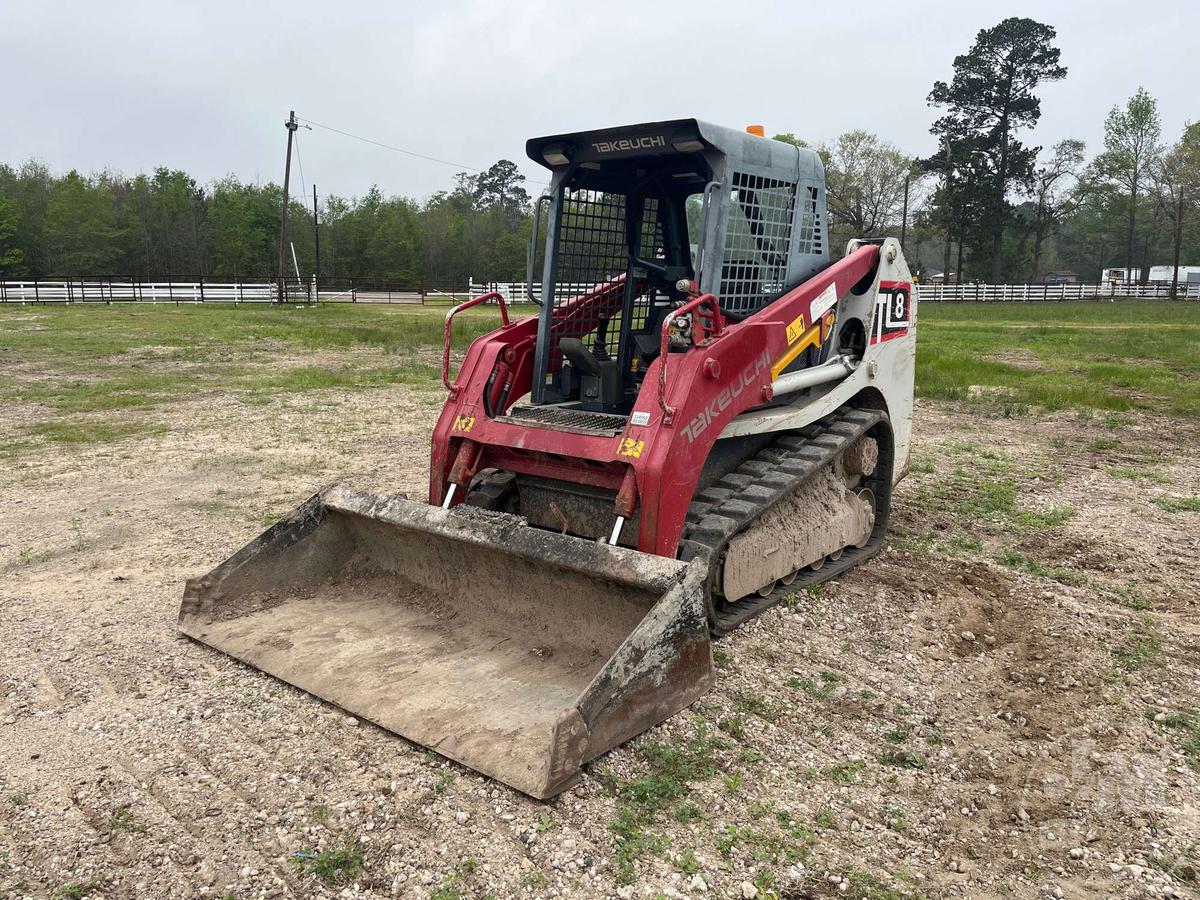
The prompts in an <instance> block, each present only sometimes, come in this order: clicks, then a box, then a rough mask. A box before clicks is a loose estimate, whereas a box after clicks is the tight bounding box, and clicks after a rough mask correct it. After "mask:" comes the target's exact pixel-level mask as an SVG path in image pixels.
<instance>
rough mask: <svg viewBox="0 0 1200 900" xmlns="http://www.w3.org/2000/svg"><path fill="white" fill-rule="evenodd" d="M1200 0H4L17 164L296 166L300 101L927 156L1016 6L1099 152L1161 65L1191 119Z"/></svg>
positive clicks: (408, 167)
mask: <svg viewBox="0 0 1200 900" xmlns="http://www.w3.org/2000/svg"><path fill="white" fill-rule="evenodd" d="M1196 13H1197V0H1141V2H1137V3H1130V2H1129V0H1120V2H1109V0H1090V2H1056V0H1040V2H1009V3H1000V4H996V3H982V2H972V0H959V2H929V0H908V2H876V0H857V2H854V3H849V2H823V3H819V4H816V3H812V2H805V0H780V2H751V0H722V2H716V3H709V2H696V0H692V2H684V0H670V2H667V0H641V2H625V0H599V2H590V3H574V2H567V0H558V2H519V0H508V2H502V0H491V2H478V0H432V2H411V0H399V2H382V0H380V2H353V0H340V2H329V0H327V2H321V3H318V2H308V0H294V2H291V3H286V4H285V3H266V2H257V0H240V2H226V0H207V2H196V3H182V2H170V0H157V2H133V0H88V2H80V3H76V2H55V0H0V34H2V36H3V41H2V43H0V86H2V89H0V162H8V163H18V162H20V161H22V160H25V159H28V158H30V157H34V158H37V159H40V160H43V161H44V162H46V163H47V164H48V165H49V166H50V167H51V168H52V169H54V170H56V171H64V170H66V169H69V168H77V169H79V170H81V171H85V172H89V171H93V170H97V169H102V168H114V169H118V170H121V171H123V172H126V173H129V174H132V173H136V172H148V171H150V170H151V169H153V168H154V167H155V166H159V165H165V166H169V167H172V168H181V169H185V170H187V171H188V172H190V173H191V174H192V175H194V176H195V177H197V178H198V179H199V180H200V181H202V182H208V181H211V180H212V179H215V178H218V177H221V176H223V175H226V174H230V173H232V174H235V175H237V176H238V177H240V178H242V179H244V180H250V181H269V180H275V181H278V180H280V179H281V178H282V167H283V148H284V140H285V134H286V132H285V130H284V128H283V120H284V118H285V117H286V115H287V111H288V110H289V109H295V110H296V113H297V115H298V116H302V117H304V118H307V119H310V120H313V121H315V122H320V123H323V124H325V125H329V126H333V127H334V128H338V129H341V130H343V131H347V132H352V133H354V134H357V135H362V136H364V137H368V138H371V139H374V140H376V141H380V142H383V143H387V144H391V145H394V146H398V147H403V148H406V149H409V150H413V151H416V152H419V153H422V154H425V155H427V156H433V157H438V158H441V159H445V160H450V161H452V162H455V163H459V164H463V165H466V166H472V167H477V168H479V167H484V166H487V165H489V164H490V163H491V162H493V161H495V160H496V159H499V158H508V159H512V160H515V161H517V162H518V163H519V164H520V165H521V166H522V169H523V170H524V171H525V172H526V174H527V175H529V176H530V178H531V179H535V178H539V177H540V170H539V169H538V168H537V167H536V166H534V165H532V164H531V163H529V162H528V161H527V160H526V159H525V156H524V142H525V139H526V138H527V137H530V136H534V135H538V134H548V133H555V132H561V131H569V130H575V129H585V128H597V127H603V126H608V125H621V124H629V123H634V122H639V121H653V120H657V119H669V118H684V117H697V118H703V119H707V120H709V121H712V122H715V123H718V124H723V125H729V126H733V127H742V126H744V125H746V124H748V123H761V124H763V125H765V126H766V128H767V133H768V134H772V133H774V132H779V131H793V132H795V133H796V134H798V135H800V136H802V137H804V138H806V139H807V140H809V141H813V142H815V141H821V140H829V139H831V138H833V137H835V136H836V135H837V134H838V133H840V132H843V131H847V130H850V129H854V128H865V129H869V130H871V131H875V132H877V133H878V134H880V135H881V136H883V137H884V138H885V139H887V140H889V141H891V142H893V143H895V144H897V145H899V146H900V147H901V148H903V149H904V150H906V151H908V152H911V153H914V154H926V153H928V152H929V151H930V150H931V149H932V146H933V142H932V139H931V137H930V136H929V133H928V128H929V123H930V122H931V121H932V119H933V117H934V112H933V111H932V110H930V109H929V108H928V107H927V106H926V103H925V97H926V95H927V94H928V93H929V89H930V87H931V85H932V84H933V82H934V80H935V79H939V78H940V79H946V80H949V78H950V75H951V68H950V65H951V61H952V60H953V58H954V56H955V55H956V54H958V53H961V52H964V51H965V50H966V49H967V48H968V47H969V46H970V45H971V43H972V41H973V40H974V37H975V34H976V32H977V31H978V30H979V29H980V28H983V27H988V26H991V25H994V24H996V23H997V22H998V21H999V20H1000V19H1002V18H1004V17H1005V16H1010V15H1013V16H1016V15H1021V16H1030V17H1032V18H1035V19H1038V20H1039V21H1042V22H1046V23H1047V24H1050V25H1053V26H1054V27H1055V28H1057V29H1058V46H1059V47H1060V48H1061V49H1062V62H1063V64H1064V65H1066V66H1067V67H1068V68H1069V70H1070V73H1069V74H1068V76H1067V78H1066V79H1065V80H1064V81H1062V82H1059V83H1056V84H1050V85H1045V86H1043V88H1042V89H1041V96H1042V121H1041V124H1040V126H1039V127H1038V129H1037V131H1036V133H1035V134H1034V135H1032V139H1031V142H1032V143H1038V144H1042V145H1045V146H1048V145H1050V144H1052V143H1054V142H1055V141H1056V140H1059V139H1061V138H1064V137H1079V138H1082V139H1084V140H1085V141H1087V144H1088V151H1089V154H1090V153H1092V152H1094V151H1095V150H1096V149H1097V147H1098V146H1099V144H1100V141H1101V139H1102V136H1103V123H1104V116H1105V114H1106V113H1107V111H1108V110H1109V109H1110V108H1111V107H1112V106H1113V105H1114V104H1115V103H1118V102H1123V101H1124V100H1125V98H1127V97H1128V96H1129V95H1130V94H1131V93H1132V92H1133V91H1134V90H1135V89H1136V88H1137V87H1138V85H1144V86H1145V87H1146V89H1147V90H1149V91H1150V93H1151V94H1153V95H1154V96H1155V97H1156V98H1157V99H1158V101H1159V110H1160V113H1161V116H1162V121H1163V129H1164V135H1165V136H1166V137H1168V138H1170V139H1171V140H1174V139H1175V138H1176V137H1177V136H1178V134H1179V132H1180V130H1181V129H1182V127H1183V125H1184V123H1185V121H1187V120H1189V119H1190V120H1193V121H1194V120H1196V119H1200V94H1198V93H1197V86H1198V85H1200V61H1198V60H1197V56H1196V41H1197V27H1198V24H1197V17H1196ZM1023 139H1029V138H1023ZM299 143H300V149H301V161H302V163H303V168H304V176H305V179H306V182H307V185H308V189H309V191H310V192H311V185H312V183H313V182H314V181H316V182H317V183H318V186H319V188H320V191H321V193H322V195H324V194H326V193H330V192H332V193H338V194H342V195H354V194H359V193H361V192H362V191H364V190H366V189H367V188H368V187H370V185H372V184H379V185H380V187H381V188H382V189H383V190H384V191H385V192H387V193H400V194H407V195H410V196H417V197H424V196H427V195H428V194H430V193H432V192H433V191H436V190H439V189H441V188H444V187H447V186H448V185H449V184H450V183H451V181H452V178H453V175H454V173H455V172H456V171H459V170H460V169H459V168H458V167H455V166H447V165H442V164H439V163H435V162H428V161H424V160H420V159H414V158H412V157H410V156H405V155H403V154H401V153H396V152H392V151H389V150H385V149H381V148H378V147H375V146H371V145H369V144H365V143H361V142H359V141H355V140H352V139H350V138H347V137H343V136H341V135H338V134H334V133H331V132H329V131H324V130H321V129H313V130H312V131H301V132H300V137H299ZM298 187H299V185H297V188H298ZM536 191H537V187H536V186H534V187H533V192H536Z"/></svg>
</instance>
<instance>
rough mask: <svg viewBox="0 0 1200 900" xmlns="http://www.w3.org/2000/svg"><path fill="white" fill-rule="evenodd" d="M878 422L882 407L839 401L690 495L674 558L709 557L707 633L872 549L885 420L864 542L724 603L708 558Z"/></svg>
mask: <svg viewBox="0 0 1200 900" xmlns="http://www.w3.org/2000/svg"><path fill="white" fill-rule="evenodd" d="M880 422H884V423H886V422H887V416H886V414H885V413H883V412H881V411H880V410H875V409H855V408H852V407H843V408H842V409H839V410H838V411H837V412H834V413H832V414H830V415H828V416H826V417H825V418H824V419H821V420H820V421H818V422H814V423H813V424H811V425H807V426H805V427H804V428H802V429H800V430H798V431H789V432H784V433H783V434H782V435H781V436H780V437H779V438H777V439H776V440H775V441H774V442H772V443H771V444H769V445H768V446H766V447H764V448H763V449H762V450H760V451H759V452H758V453H756V454H755V455H754V456H752V457H750V458H749V459H747V460H746V461H745V462H743V463H741V465H739V466H738V467H737V468H736V469H734V470H733V471H732V472H729V473H728V474H726V475H725V476H723V477H722V478H721V479H720V480H719V481H717V482H716V483H715V484H713V485H711V486H709V487H707V488H705V489H704V490H703V491H701V492H700V493H699V494H697V495H696V496H695V497H694V498H693V500H692V503H691V505H690V506H689V507H688V513H687V518H686V520H685V522H684V529H683V536H682V538H681V539H680V558H681V559H685V560H688V559H693V558H695V557H697V556H700V555H707V556H708V557H709V559H710V561H711V562H710V570H711V572H712V573H713V574H712V576H711V581H710V590H709V596H710V598H711V599H710V601H709V627H710V628H711V629H712V633H713V635H715V636H717V637H720V636H722V635H726V634H728V633H729V632H731V631H733V630H734V629H735V628H737V627H738V626H739V625H741V624H742V623H743V622H745V621H747V620H749V619H752V618H753V617H754V616H757V615H758V614H759V613H761V612H763V611H764V610H767V609H770V608H771V607H772V606H774V605H775V604H777V603H779V602H780V601H782V600H783V599H784V598H786V597H787V596H788V595H789V594H793V593H795V592H796V591H801V590H803V589H804V588H805V587H807V586H809V585H811V584H817V583H819V582H822V581H826V580H828V579H830V578H833V577H835V576H837V575H840V574H841V573H843V572H845V571H847V570H848V569H850V568H852V567H853V566H856V565H858V564H859V563H861V562H865V561H866V560H868V559H870V558H871V557H872V556H874V555H875V554H876V553H878V552H879V550H880V548H881V547H882V545H883V539H884V536H885V534H886V533H887V518H888V508H889V505H890V500H891V483H892V479H891V473H892V456H893V454H892V442H891V432H890V429H888V428H884V429H881V431H882V432H886V435H885V434H880V435H877V439H878V440H879V441H880V447H879V451H880V452H879V463H878V465H877V466H876V469H875V472H874V473H872V475H871V476H870V477H869V478H868V479H867V480H866V482H865V486H866V487H869V488H871V490H872V491H873V492H874V493H875V500H876V505H875V526H874V527H873V528H872V529H871V534H870V537H869V538H868V540H867V543H866V544H865V545H864V546H862V547H858V548H854V547H848V548H846V550H845V551H844V552H843V553H842V556H841V558H840V559H837V560H826V562H825V565H823V566H822V567H821V568H820V569H803V570H801V572H800V574H799V575H798V576H797V578H796V580H795V581H794V582H792V583H791V584H789V585H782V584H781V585H780V586H779V587H778V588H776V589H775V590H774V591H773V592H771V593H770V594H768V595H767V596H766V597H760V596H758V595H757V594H751V595H750V596H749V597H744V598H742V599H741V600H737V601H735V602H733V603H725V602H724V601H723V599H721V598H719V597H718V596H717V595H715V594H714V591H713V588H714V587H715V581H716V572H717V568H718V567H717V565H716V563H717V562H718V561H719V560H720V559H721V557H722V555H723V554H724V552H725V548H726V547H727V546H728V544H729V541H730V539H732V538H733V537H734V536H735V535H736V534H737V533H738V532H740V531H744V530H745V529H746V528H748V527H750V526H751V525H752V524H753V522H754V520H755V519H757V518H758V517H759V516H760V515H762V514H763V513H764V512H765V511H766V510H767V509H769V508H770V507H771V506H773V505H774V504H776V503H778V502H779V501H780V500H782V499H783V498H784V497H787V496H788V495H790V494H791V493H793V492H794V491H795V490H796V489H797V488H799V486H800V485H801V484H803V483H804V482H805V481H806V480H808V479H809V478H811V477H812V476H813V475H815V474H816V473H817V472H819V471H820V470H821V469H822V468H824V467H825V466H827V465H829V464H830V463H831V462H833V460H834V459H836V458H837V456H838V455H839V454H840V453H842V451H844V450H846V449H847V448H849V447H850V445H851V444H853V443H854V442H855V441H856V440H857V439H858V438H859V437H861V436H862V435H864V434H866V433H867V432H868V431H870V430H871V429H872V428H873V427H874V426H875V425H876V424H877V423H880Z"/></svg>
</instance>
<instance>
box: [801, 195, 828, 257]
mask: <svg viewBox="0 0 1200 900" xmlns="http://www.w3.org/2000/svg"><path fill="white" fill-rule="evenodd" d="M819 196H820V194H819V188H817V187H816V186H815V185H810V186H809V187H806V188H805V189H804V206H803V208H802V209H801V211H800V234H799V241H798V243H797V245H796V252H797V253H816V254H820V253H821V252H822V249H823V247H824V244H825V235H824V234H823V229H822V227H821V226H822V222H821V214H820V213H819V212H818V209H819V207H818V206H817V199H818V197H819Z"/></svg>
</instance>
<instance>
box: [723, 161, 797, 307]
mask: <svg viewBox="0 0 1200 900" xmlns="http://www.w3.org/2000/svg"><path fill="white" fill-rule="evenodd" d="M795 203H796V185H795V183H794V182H790V181H779V180H777V179H774V178H766V177H763V176H761V175H748V174H746V173H745V172H735V173H734V175H733V187H732V188H731V193H730V203H729V216H728V220H727V224H726V228H725V253H724V258H723V259H724V262H723V263H722V266H721V290H720V294H719V300H720V302H721V309H722V310H727V311H729V312H731V313H735V314H741V315H748V314H750V313H753V312H756V311H757V310H759V309H761V308H762V307H763V306H765V305H766V304H767V303H768V302H769V301H770V300H772V299H774V298H775V297H777V296H778V295H779V294H780V293H782V291H783V289H784V287H785V286H786V284H785V279H786V277H787V265H788V247H789V246H790V244H791V240H792V214H793V212H794V209H795Z"/></svg>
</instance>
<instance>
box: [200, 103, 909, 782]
mask: <svg viewBox="0 0 1200 900" xmlns="http://www.w3.org/2000/svg"><path fill="white" fill-rule="evenodd" d="M526 149H527V152H528V154H529V156H530V158H532V159H533V160H535V161H536V162H538V163H540V164H542V165H544V166H545V167H546V168H547V169H549V171H550V174H551V181H552V185H551V188H550V190H549V192H548V194H547V195H546V196H545V197H543V198H542V200H540V201H539V203H538V206H537V210H536V216H535V222H536V223H537V225H536V226H535V231H534V235H533V239H532V241H531V248H530V265H529V269H530V271H529V276H528V282H529V283H528V285H527V289H528V292H529V295H530V298H531V299H532V300H533V302H535V303H536V304H537V307H536V313H535V314H534V315H530V316H528V317H525V318H519V319H517V318H510V317H509V311H508V304H507V298H505V297H504V296H503V295H501V294H497V293H491V294H485V295H483V296H480V297H476V298H474V299H472V300H470V301H468V302H466V303H463V304H461V305H459V306H457V307H455V308H454V309H452V310H450V312H449V313H448V314H447V316H446V342H445V347H444V366H443V378H444V380H445V383H446V387H447V389H448V391H449V397H448V399H447V400H446V404H445V406H444V408H443V410H442V413H441V416H440V418H439V419H438V422H437V426H436V428H435V429H434V432H433V439H432V445H433V446H432V457H431V460H430V472H429V497H428V502H427V503H426V502H420V501H416V500H410V499H406V498H405V497H404V496H402V495H393V496H377V495H371V494H367V493H361V492H357V491H355V490H353V489H352V488H350V487H349V486H347V485H345V484H335V485H332V486H330V487H327V488H326V489H324V490H322V491H321V492H320V493H318V494H317V495H316V496H314V497H312V498H311V499H309V500H308V501H307V502H306V503H304V504H303V505H302V506H301V507H299V508H298V509H297V510H296V511H295V512H293V513H292V514H291V515H289V516H288V517H287V518H285V519H284V520H283V521H281V522H279V523H278V524H276V525H275V526H273V527H272V528H270V529H268V530H267V531H266V532H265V533H263V534H262V535H261V536H260V537H258V538H257V539H255V540H254V541H252V542H251V543H250V544H248V545H247V546H246V547H244V548H242V549H241V550H240V551H238V552H237V553H236V554H235V555H234V556H233V557H232V558H230V559H229V560H228V561H226V562H224V563H222V564H221V565H220V566H218V567H217V568H216V569H214V570H212V571H211V572H209V573H208V574H207V575H204V576H202V577H199V578H194V579H192V580H190V581H189V582H188V584H187V588H186V591H185V594H184V599H183V604H182V608H181V611H180V617H179V627H180V630H181V631H182V632H183V633H185V634H187V635H190V636H191V637H193V638H195V639H197V640H199V641H202V642H204V643H206V644H209V645H211V646H213V647H216V648H217V649H220V650H223V651H225V652H226V653H229V654H231V655H233V656H235V657H237V658H238V659H240V660H243V661H245V662H247V663H249V664H250V665H252V666H255V667H257V668H259V669H262V670H263V671H265V672H269V673H271V674H273V675H275V676H277V677H279V678H281V679H283V680H285V681H288V682H290V683H292V684H294V685H297V686H299V687H300V688H303V689H304V690H306V691H309V692H311V693H313V694H315V695H317V696H319V697H321V698H324V699H325V700H327V701H329V702H331V703H334V704H337V705H338V706H340V707H342V708H344V709H346V710H348V711H350V712H352V713H354V714H356V715H358V716H361V717H363V718H366V719H368V720H370V721H372V722H375V723H377V724H378V725H380V726H382V727H384V728H386V729H390V730H391V731H394V732H396V733H398V734H401V735H403V736H405V737H407V738H409V739H410V740H413V741H415V742H417V743H419V744H423V745H425V746H426V747H429V748H431V749H433V750H435V751H437V752H438V753H440V754H442V755H444V756H446V757H449V758H451V759H454V760H457V761H459V762H461V763H463V764H465V765H467V766H470V767H472V768H474V769H476V770H478V771H480V772H483V773H485V774H487V775H490V776H492V777H494V778H496V779H499V780H500V781H503V782H506V783H507V784H509V785H512V786H513V787H516V788H518V789H520V790H521V791H524V792H526V793H528V794H530V795H532V796H534V797H538V798H545V797H550V796H553V795H554V794H556V793H558V792H559V791H561V790H563V789H564V788H565V787H567V786H568V785H570V784H571V783H572V781H573V780H575V779H576V778H577V777H578V776H579V773H580V769H581V766H583V764H585V763H586V762H588V761H589V760H591V759H593V758H595V757H596V756H598V755H599V754H601V753H603V752H605V751H606V750H609V749H610V748H612V747H614V746H616V745H618V744H620V743H621V742H623V741H625V740H628V739H629V738H631V737H633V736H634V735H636V734H638V733H640V732H641V731H643V730H645V729H647V728H649V727H651V726H652V725H654V724H656V723H658V722H660V721H662V720H663V719H665V718H667V717H668V716H670V715H672V714H674V713H675V712H677V711H679V710H680V709H682V708H683V707H685V706H687V705H688V704H690V703H691V702H693V701H694V700H695V699H696V698H698V697H700V696H701V695H703V694H704V693H705V692H706V691H707V690H708V689H709V687H710V686H711V685H712V683H713V679H714V673H713V664H712V652H711V642H712V640H713V639H714V637H718V636H720V635H724V634H726V633H728V632H729V631H731V630H732V629H734V628H736V627H737V626H738V625H739V624H741V623H743V622H745V621H747V620H748V619H750V618H752V617H753V616H756V615H758V614H759V613H761V612H762V611H763V610H765V609H768V608H769V607H771V606H772V605H774V604H776V603H779V602H780V601H781V600H783V599H784V598H785V597H788V596H789V595H790V594H792V593H793V592H796V591H798V590H799V589H801V588H802V587H804V586H806V585H810V584H813V583H816V582H819V581H822V580H825V579H827V578H831V577H833V576H835V575H837V574H839V573H842V572H845V571H846V570H847V569H849V568H850V567H851V566H854V565H857V564H858V563H861V562H863V561H864V560H867V559H869V558H870V557H871V556H872V555H873V554H875V553H876V552H878V550H879V549H880V545H881V543H882V541H883V539H884V534H885V531H886V529H887V523H888V507H889V504H890V502H891V496H892V487H893V485H894V484H895V483H896V482H897V481H898V480H899V479H900V477H901V476H902V475H903V474H904V473H905V471H906V469H907V465H908V458H909V438H910V428H911V418H912V391H913V367H914V355H915V342H916V335H915V324H916V312H917V309H916V297H915V294H914V292H913V290H912V285H911V278H910V275H909V270H908V268H907V266H906V264H905V261H904V257H903V254H902V253H901V249H900V246H899V244H898V243H897V242H896V241H895V240H893V239H890V238H889V239H863V240H854V241H851V242H850V243H849V245H848V247H847V248H846V253H845V255H844V256H843V257H842V258H841V259H840V260H838V261H836V262H832V263H831V261H830V252H829V233H828V220H827V215H826V203H825V181H824V171H823V168H822V165H821V160H820V158H819V157H818V156H817V154H815V153H814V152H812V151H811V150H807V149H804V148H799V147H795V146H792V145H790V144H787V143H782V142H778V141H774V140H769V139H766V138H764V137H761V136H757V135H755V134H750V133H745V132H741V131H737V130H733V129H728V128H722V127H718V126H714V125H710V124H707V123H705V122H701V121H697V120H694V119H682V120H676V121H669V122H654V123H649V124H642V125H633V126H628V127H623V128H613V129H605V130H599V131H588V132H580V133H574V134H559V135H553V136H549V137H542V138H536V139H533V140H530V141H529V142H528V144H527V148H526ZM479 303H495V304H496V305H498V307H499V312H500V313H501V316H502V319H503V323H504V324H503V325H502V326H501V327H499V328H498V329H496V330H495V331H493V332H491V333H490V334H487V335H484V336H483V337H480V338H478V339H477V340H475V341H474V343H472V344H471V346H470V349H469V350H468V351H467V353H466V356H465V359H464V360H463V362H462V365H461V367H460V368H459V370H458V373H457V377H456V378H455V379H454V380H451V378H450V365H449V362H450V333H451V328H452V323H453V320H454V317H455V316H456V314H458V313H459V312H460V311H462V310H463V309H465V308H467V307H470V306H474V305H476V304H479Z"/></svg>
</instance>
